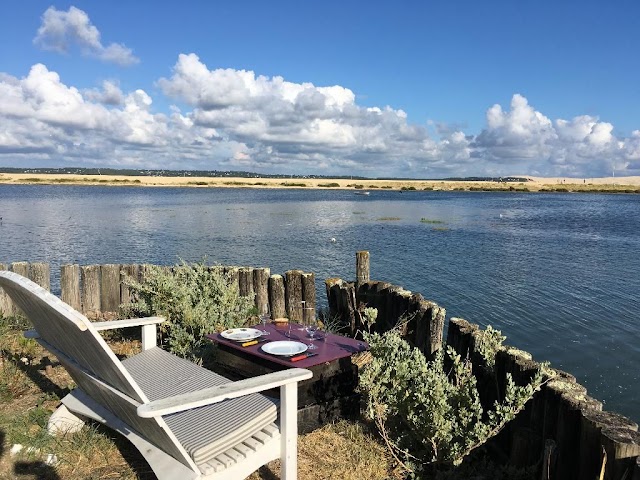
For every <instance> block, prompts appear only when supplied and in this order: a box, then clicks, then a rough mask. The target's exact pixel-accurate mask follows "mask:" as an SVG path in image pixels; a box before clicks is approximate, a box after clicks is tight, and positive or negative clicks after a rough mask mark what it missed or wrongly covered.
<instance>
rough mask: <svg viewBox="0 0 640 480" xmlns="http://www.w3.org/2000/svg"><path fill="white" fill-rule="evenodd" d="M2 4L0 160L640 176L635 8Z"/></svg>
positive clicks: (629, 4)
mask: <svg viewBox="0 0 640 480" xmlns="http://www.w3.org/2000/svg"><path fill="white" fill-rule="evenodd" d="M0 9H1V10H0V166H5V167H111V168H134V169H174V170H178V169H188V170H244V171H252V172H257V173H265V174H275V173H277V174H296V175H310V174H314V175H328V176H330V175H360V176H366V177H390V176H393V177H409V178H444V177H451V176H458V177H459V176H462V177H464V176H508V175H533V176H550V177H574V178H588V177H601V176H611V175H612V174H615V176H625V175H640V115H639V113H640V60H638V58H639V57H638V55H637V52H638V51H640V28H638V18H640V2H637V1H636V0H624V1H622V0H610V1H609V2H603V1H602V0H598V1H592V0H581V1H578V0H564V1H558V0H553V1H552V0H538V1H536V2H523V1H513V0H496V1H494V0H487V1H485V2H478V1H477V0H474V1H467V0H457V1H452V0H449V1H445V0H441V1H432V0H422V1H413V0H404V1H398V0H396V1H394V2H390V1H389V2H387V1H377V0H369V1H367V2H364V1H356V0H353V1H347V2H345V1H340V2H338V1H334V0H325V1H323V2H301V1H278V0H274V1H270V2H265V1H242V0H237V1H234V2H228V1H217V2H210V1H189V0H185V1H183V2H175V1H157V0H156V1H154V2H150V1H145V0H137V1H135V2H130V1H127V2H125V1H120V0H114V1H110V2H95V1H76V2H73V3H67V2H55V1H53V2H51V1H48V2H42V1H39V0H31V1H28V2H10V3H7V2H5V3H4V4H2V5H0Z"/></svg>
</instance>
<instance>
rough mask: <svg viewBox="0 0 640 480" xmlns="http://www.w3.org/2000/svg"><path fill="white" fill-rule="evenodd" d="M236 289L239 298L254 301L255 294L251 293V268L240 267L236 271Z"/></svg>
mask: <svg viewBox="0 0 640 480" xmlns="http://www.w3.org/2000/svg"><path fill="white" fill-rule="evenodd" d="M238 289H239V293H240V296H241V297H251V299H252V300H254V298H255V293H254V291H253V269H252V268H250V267H240V269H239V270H238ZM254 301H255V300H254Z"/></svg>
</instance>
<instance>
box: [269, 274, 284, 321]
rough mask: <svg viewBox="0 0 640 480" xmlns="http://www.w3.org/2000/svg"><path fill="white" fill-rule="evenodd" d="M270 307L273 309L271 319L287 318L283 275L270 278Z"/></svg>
mask: <svg viewBox="0 0 640 480" xmlns="http://www.w3.org/2000/svg"><path fill="white" fill-rule="evenodd" d="M269 305H270V308H271V318H273V319H274V320H275V319H278V318H284V317H285V316H286V314H287V311H286V309H285V303H284V278H282V275H271V276H270V277H269Z"/></svg>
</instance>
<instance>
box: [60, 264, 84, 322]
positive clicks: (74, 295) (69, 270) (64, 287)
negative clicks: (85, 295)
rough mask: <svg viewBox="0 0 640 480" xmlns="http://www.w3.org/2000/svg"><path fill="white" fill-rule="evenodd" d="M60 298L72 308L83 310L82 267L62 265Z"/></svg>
mask: <svg viewBox="0 0 640 480" xmlns="http://www.w3.org/2000/svg"><path fill="white" fill-rule="evenodd" d="M60 298H61V299H62V301H63V302H65V303H66V304H67V305H69V306H71V308H74V309H76V310H78V311H80V310H82V300H81V299H80V265H62V267H60Z"/></svg>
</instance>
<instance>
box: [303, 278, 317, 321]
mask: <svg viewBox="0 0 640 480" xmlns="http://www.w3.org/2000/svg"><path fill="white" fill-rule="evenodd" d="M302 300H303V301H304V302H305V303H304V305H305V307H306V308H305V309H304V310H303V312H302V319H303V321H304V322H305V324H306V323H308V322H313V321H314V320H315V319H316V276H315V274H313V273H303V274H302Z"/></svg>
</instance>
